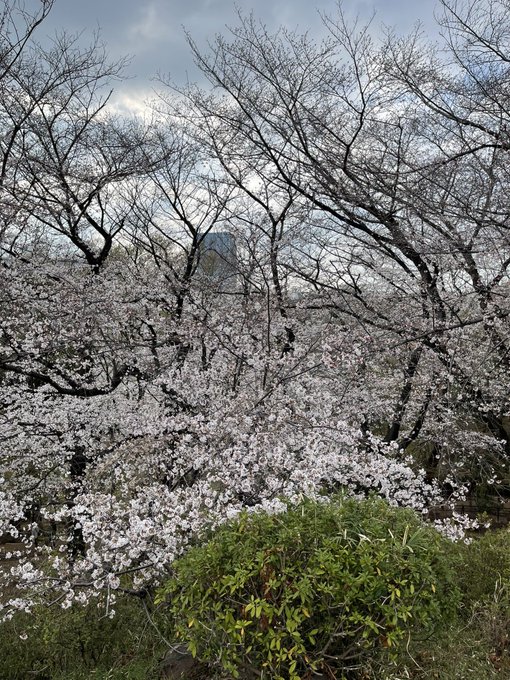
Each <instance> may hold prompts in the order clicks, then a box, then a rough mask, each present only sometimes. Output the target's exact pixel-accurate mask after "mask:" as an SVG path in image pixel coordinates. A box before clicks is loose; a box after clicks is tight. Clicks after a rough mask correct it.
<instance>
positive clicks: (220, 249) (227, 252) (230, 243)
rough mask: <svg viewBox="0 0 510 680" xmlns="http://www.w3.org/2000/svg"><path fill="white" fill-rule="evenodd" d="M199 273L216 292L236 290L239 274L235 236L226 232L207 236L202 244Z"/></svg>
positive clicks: (212, 233) (211, 233)
mask: <svg viewBox="0 0 510 680" xmlns="http://www.w3.org/2000/svg"><path fill="white" fill-rule="evenodd" d="M198 271H199V272H200V273H201V275H202V276H203V277H204V278H205V279H206V280H208V281H209V282H210V283H211V284H212V285H213V286H214V287H215V288H216V290H219V291H224V292H225V291H228V290H231V289H235V288H236V287H237V283H238V272H239V269H238V261H237V244H236V239H235V236H233V234H229V233H228V232H226V231H217V232H209V233H208V234H206V235H205V236H204V238H203V240H202V242H201V244H200V258H199V262H198Z"/></svg>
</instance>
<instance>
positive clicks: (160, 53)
mask: <svg viewBox="0 0 510 680" xmlns="http://www.w3.org/2000/svg"><path fill="white" fill-rule="evenodd" d="M434 4H435V0H422V2H421V3H420V5H419V7H417V6H415V5H414V4H411V3H409V2H406V0H373V1H372V0H350V1H349V0H347V2H345V3H344V7H345V9H346V11H347V13H348V14H350V15H351V16H354V15H355V14H356V13H359V14H360V15H361V16H362V17H368V16H369V15H370V14H371V11H372V9H373V8H374V7H375V9H376V11H377V17H376V23H377V24H378V23H381V22H384V23H386V24H389V25H397V27H398V28H400V29H401V30H404V31H405V30H408V29H409V28H410V27H411V26H412V24H413V22H415V21H416V20H417V19H422V20H424V22H425V26H426V27H429V28H432V26H433V20H432V16H433V10H434ZM236 7H238V8H239V9H240V10H241V11H243V12H244V13H249V12H250V11H251V10H253V11H254V14H255V16H256V17H257V18H260V20H261V21H263V22H264V23H266V24H267V26H268V27H269V28H270V29H275V28H277V27H278V26H279V25H280V24H286V25H287V26H288V27H289V28H295V27H298V30H302V31H307V30H309V31H310V33H311V34H312V35H316V36H320V35H321V34H323V33H324V27H323V26H322V24H321V21H320V17H319V15H318V11H317V10H320V11H322V12H326V13H334V12H335V8H336V5H335V2H334V0H316V1H315V3H314V2H313V0H312V2H310V0H287V1H284V2H278V1H274V0H259V1H258V2H257V3H256V4H255V3H254V0H238V1H237V2H234V0H184V1H182V0H144V1H143V0H142V1H140V0H89V1H88V2H87V3H84V2H83V0H56V3H55V7H54V9H53V11H52V14H51V16H50V18H49V21H48V22H47V23H46V25H45V28H44V30H45V31H46V32H47V33H51V32H52V31H54V30H58V29H60V30H61V29H65V30H68V31H71V32H76V31H84V37H83V39H84V40H85V39H86V35H87V33H88V34H89V36H90V34H91V33H92V32H93V31H94V30H96V29H97V28H98V27H100V29H101V35H102V38H103V40H104V41H105V42H106V44H107V45H108V49H109V52H110V54H111V56H112V57H114V58H117V57H120V56H123V55H126V54H129V55H132V61H131V64H130V66H129V69H128V73H129V74H130V75H131V76H133V77H134V79H132V80H131V81H128V84H127V85H126V92H127V91H128V90H129V91H130V92H131V93H133V92H134V91H135V90H136V89H137V88H138V89H139V90H144V91H149V90H150V88H151V84H150V78H151V77H152V76H154V75H155V74H156V73H157V72H158V71H159V72H162V73H169V74H170V75H171V76H172V78H173V80H174V81H176V82H181V83H182V82H183V81H184V80H185V79H186V77H187V76H188V77H189V78H190V79H192V80H193V79H195V78H197V77H199V74H198V73H197V72H196V70H195V68H194V66H193V62H192V59H191V55H190V51H189V48H188V45H187V43H186V39H185V36H184V32H183V26H184V27H186V29H187V30H189V31H190V33H191V34H192V36H193V37H194V39H195V40H196V41H197V42H198V44H199V45H206V43H207V40H208V39H211V38H213V37H214V35H215V34H216V33H218V32H220V33H221V32H224V31H225V30H226V29H225V26H226V25H235V24H236V23H237V16H236Z"/></svg>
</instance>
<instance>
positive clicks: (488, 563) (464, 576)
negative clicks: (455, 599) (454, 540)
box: [455, 529, 510, 604]
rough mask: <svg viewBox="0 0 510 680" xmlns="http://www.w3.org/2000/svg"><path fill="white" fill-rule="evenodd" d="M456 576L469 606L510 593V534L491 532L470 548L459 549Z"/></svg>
mask: <svg viewBox="0 0 510 680" xmlns="http://www.w3.org/2000/svg"><path fill="white" fill-rule="evenodd" d="M459 553H460V554H459V555H458V557H457V565H456V570H455V571H456V574H457V581H458V584H459V587H460V589H461V591H462V594H463V600H464V602H465V603H466V604H470V603H473V602H478V601H484V600H487V599H492V597H493V595H494V593H495V591H497V590H501V589H506V590H508V591H510V530H509V529H503V530H500V531H488V532H486V533H485V534H484V535H483V536H480V537H476V538H475V539H474V540H473V541H472V542H471V543H470V544H469V545H467V546H459Z"/></svg>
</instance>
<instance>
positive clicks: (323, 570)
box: [159, 498, 457, 680]
mask: <svg viewBox="0 0 510 680" xmlns="http://www.w3.org/2000/svg"><path fill="white" fill-rule="evenodd" d="M159 600H167V601H168V611H169V613H170V618H171V621H172V627H173V628H174V630H175V634H176V635H177V636H178V637H179V638H180V639H181V640H182V641H184V642H185V643H186V644H187V646H188V648H189V650H190V651H191V652H192V653H193V654H194V655H196V656H198V657H199V658H201V659H203V660H205V661H208V662H210V663H215V664H219V665H220V666H221V667H223V668H224V669H225V670H227V671H228V672H230V673H231V674H232V675H233V676H234V677H243V678H247V677H260V678H271V679H272V680H277V679H279V680H283V678H285V679H287V678H288V679H290V680H295V679H298V678H302V677H309V675H307V674H309V673H311V672H321V671H323V672H331V673H334V677H340V675H338V673H340V674H341V676H342V677H348V676H349V674H350V673H351V674H352V672H353V671H354V669H355V668H356V667H359V665H360V664H361V663H362V662H363V659H364V658H365V657H366V655H367V654H369V653H370V652H371V651H375V650H377V651H378V652H380V651H381V650H384V653H385V654H386V655H388V654H389V655H391V654H394V653H396V652H397V650H398V649H399V647H400V646H401V645H402V643H403V642H404V641H406V642H407V641H408V634H409V632H410V631H412V630H414V631H416V630H419V629H422V630H423V629H430V628H432V627H434V626H436V625H438V624H439V623H441V622H442V621H444V619H445V618H446V616H448V615H451V614H453V612H454V611H455V608H456V602H457V591H456V589H455V587H454V585H453V577H452V573H451V570H450V567H449V563H448V560H447V558H446V556H445V541H444V539H442V538H441V537H440V536H439V535H438V534H437V533H436V532H435V531H434V530H433V529H431V528H429V527H426V526H425V525H424V524H423V523H422V522H421V521H420V519H419V518H418V517H417V516H416V515H415V514H414V513H413V512H412V511H408V510H403V509H397V508H391V507H389V506H388V505H387V504H386V503H385V502H383V501H381V500H380V499H376V498H371V499H369V500H366V501H362V502H358V501H355V500H345V499H336V500H333V501H330V502H324V503H317V502H311V501H305V502H303V503H302V504H300V505H298V506H297V507H293V508H289V509H288V510H287V512H285V513H282V514H277V515H267V514H262V513H256V514H243V515H241V516H240V518H239V519H238V520H237V521H235V522H232V523H230V524H227V525H225V526H223V527H222V528H220V529H219V530H218V531H217V532H216V534H215V535H214V536H213V537H212V539H211V540H209V541H208V542H207V543H205V544H204V545H201V546H199V547H196V548H194V549H192V550H190V551H189V552H188V554H186V555H185V556H184V557H183V558H181V559H180V560H179V561H178V562H177V563H176V564H175V573H174V576H173V578H172V579H171V580H170V581H169V582H168V583H167V584H166V585H165V587H164V588H163V589H162V590H161V592H160V594H159Z"/></svg>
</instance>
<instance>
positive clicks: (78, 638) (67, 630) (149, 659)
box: [0, 597, 164, 680]
mask: <svg viewBox="0 0 510 680" xmlns="http://www.w3.org/2000/svg"><path fill="white" fill-rule="evenodd" d="M115 609H116V612H117V613H116V615H115V617H114V618H113V619H110V618H107V617H105V616H104V605H101V606H100V608H98V606H97V603H96V602H95V601H94V602H92V603H90V604H88V605H87V606H80V605H78V606H74V607H72V608H71V609H67V610H62V609H60V608H58V607H51V608H48V607H40V608H37V609H36V610H35V611H34V612H33V613H32V614H30V615H28V614H24V613H19V614H16V615H15V616H14V618H13V619H12V620H11V621H6V622H4V623H1V624H0V659H1V663H0V680H26V678H34V679H37V680H81V679H82V678H83V679H85V678H90V677H94V678H97V679H98V680H99V679H100V678H108V680H120V679H121V678H122V679H127V678H129V679H130V680H152V679H153V678H154V677H157V667H158V659H160V658H161V657H162V655H163V652H164V644H162V642H161V639H160V638H158V636H157V634H156V633H155V631H154V629H153V628H152V627H151V626H150V625H148V621H147V617H146V615H145V611H144V609H143V607H142V605H141V603H140V602H139V601H138V600H136V599H135V598H130V597H120V598H119V600H118V602H117V604H116V606H115Z"/></svg>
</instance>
